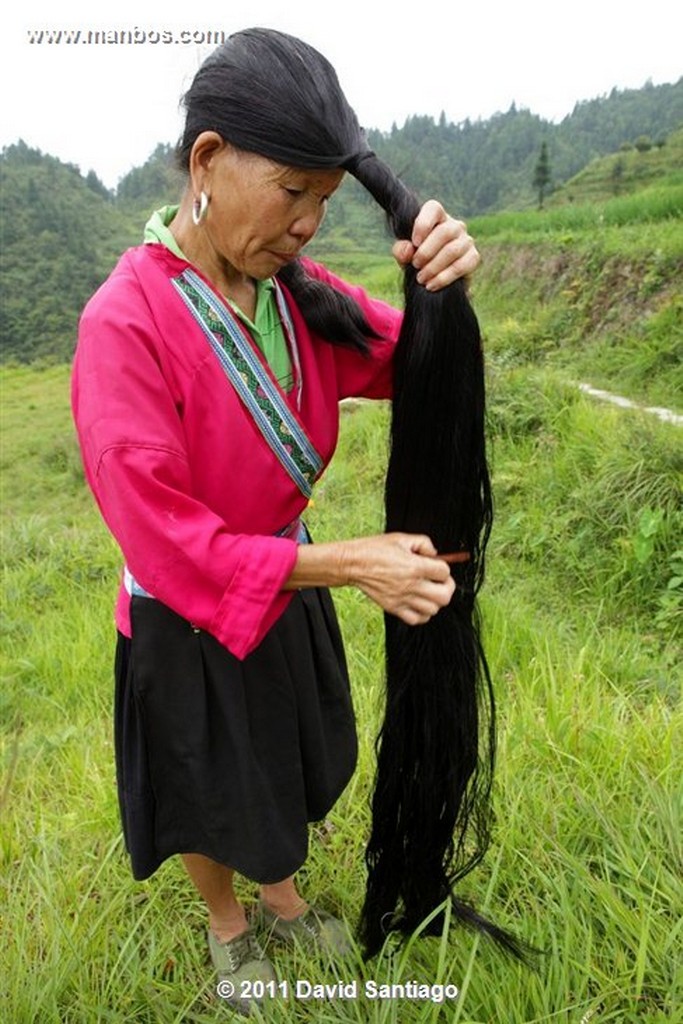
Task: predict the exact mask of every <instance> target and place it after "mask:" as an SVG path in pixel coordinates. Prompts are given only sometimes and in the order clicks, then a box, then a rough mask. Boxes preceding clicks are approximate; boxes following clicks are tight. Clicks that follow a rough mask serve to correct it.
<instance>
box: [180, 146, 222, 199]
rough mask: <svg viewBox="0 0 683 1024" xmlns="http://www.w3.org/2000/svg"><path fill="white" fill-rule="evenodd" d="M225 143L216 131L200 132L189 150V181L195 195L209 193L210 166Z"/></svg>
mask: <svg viewBox="0 0 683 1024" xmlns="http://www.w3.org/2000/svg"><path fill="white" fill-rule="evenodd" d="M226 146H227V143H226V142H225V141H224V139H223V138H222V137H221V136H220V135H219V134H218V132H209V131H207V132H200V133H199V135H198V136H197V138H196V139H195V140H194V144H193V146H192V150H191V152H190V167H189V170H190V181H191V182H192V190H193V192H194V194H195V195H199V193H200V192H202V191H204V192H206V193H207V195H210V194H211V192H210V186H209V184H208V182H209V179H210V177H211V166H212V163H213V161H214V159H215V158H216V156H217V155H218V154H219V153H221V152H223V150H224V149H225V147H226Z"/></svg>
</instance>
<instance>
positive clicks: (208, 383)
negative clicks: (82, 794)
mask: <svg viewBox="0 0 683 1024" xmlns="http://www.w3.org/2000/svg"><path fill="white" fill-rule="evenodd" d="M185 102H186V107H187V120H186V126H185V132H184V135H183V138H182V140H181V144H180V150H179V152H180V157H181V160H182V162H183V164H184V167H185V169H186V171H187V174H188V181H187V188H186V191H185V194H184V196H183V198H182V201H181V203H180V206H179V208H177V209H168V208H167V209H166V210H163V211H159V212H157V214H155V215H154V216H153V218H152V219H151V221H150V222H149V224H148V226H147V230H146V234H145V240H146V244H145V245H142V246H140V247H138V248H136V249H132V250H130V251H129V252H127V253H126V254H125V255H124V256H123V257H122V259H121V261H120V262H119V264H118V266H117V267H116V269H115V270H114V271H113V273H112V275H111V276H110V278H109V279H108V280H107V281H106V282H105V284H104V285H103V286H102V287H101V289H100V290H99V291H98V292H97V294H96V295H95V296H94V297H93V298H92V299H91V301H90V302H89V304H88V306H87V307H86V309H85V311H84V313H83V317H82V320H81V325H80V332H79V343H78V348H77V353H76V359H75V364H74V376H73V409H74V416H75V420H76V424H77V428H78V433H79V438H80V442H81V447H82V452H83V458H84V464H85V470H86V476H87V479H88V482H89V484H90V486H91V488H92V490H93V493H94V495H95V498H96V500H97V502H98V504H99V506H100V509H101V511H102V514H103V516H104V518H105V520H106V522H107V524H108V526H109V528H110V529H111V531H112V533H113V534H114V536H115V537H116V539H117V541H118V542H119V544H120V546H121V549H122V552H123V555H124V557H125V561H126V566H125V570H124V577H123V584H122V587H121V592H120V595H119V600H118V604H117V616H116V618H117V626H118V631H119V640H118V647H117V659H116V679H117V690H116V721H115V738H116V753H117V773H118V783H119V797H120V804H121V813H122V820H123V826H124V833H125V838H126V844H127V848H128V851H129V853H130V856H131V860H132V868H133V873H134V875H135V877H136V878H146V877H148V876H149V875H150V874H152V873H153V872H154V871H155V870H156V868H157V867H158V866H159V864H160V863H161V862H162V861H163V860H164V859H165V858H167V857H169V856H171V855H172V854H181V855H182V858H183V862H184V865H185V867H186V869H187V872H188V874H189V876H190V878H191V879H192V881H193V883H194V884H195V886H196V887H197V889H198V891H199V893H200V894H201V896H202V897H203V899H204V900H205V902H206V905H207V908H208V916H209V946H210V951H211V955H212V958H213V961H214V964H215V966H216V969H217V970H218V973H219V976H221V977H222V978H223V979H224V980H226V979H227V980H229V981H232V982H233V983H234V984H235V986H236V996H235V999H234V1000H233V1002H234V1005H235V1006H236V1008H237V1009H239V1010H241V1011H244V1012H248V1008H249V1007H248V1004H245V1002H244V1001H240V999H239V994H240V990H239V983H240V981H242V980H243V979H247V978H262V979H265V980H268V979H270V978H272V977H274V974H273V969H272V967H271V965H270V963H269V961H268V960H267V959H266V958H265V955H264V953H263V951H262V949H261V947H260V946H259V944H258V942H257V939H256V937H255V934H254V932H253V931H252V928H251V927H249V925H248V922H247V918H246V915H245V911H244V908H243V907H242V906H241V904H240V903H239V901H238V900H237V898H236V896H235V894H234V890H233V874H234V872H235V871H238V872H240V873H242V874H243V875H245V876H246V877H248V878H250V879H252V880H254V881H256V882H259V883H260V886H261V888H260V903H259V913H258V920H259V921H260V923H261V925H263V926H265V927H266V928H267V930H268V931H269V932H271V933H275V934H276V935H278V936H279V937H280V938H282V939H285V940H301V941H304V940H305V941H307V942H309V944H312V945H317V946H318V947H320V948H326V949H328V950H330V949H331V950H334V951H339V952H343V951H344V949H345V948H346V944H347V940H346V935H345V931H344V928H343V926H342V924H341V922H339V921H337V920H335V919H334V918H333V917H331V916H330V915H329V914H327V913H325V912H324V911H322V910H320V909H316V908H312V907H309V906H308V904H307V903H306V902H305V901H304V899H303V898H302V897H301V896H300V894H299V892H298V890H297V888H296V885H295V881H294V877H293V875H294V873H295V871H296V870H297V868H299V867H300V866H301V864H302V863H303V862H304V860H305V857H306V850H307V824H308V822H310V821H313V820H316V819H320V818H322V817H323V816H324V815H325V814H326V813H327V812H328V810H329V809H330V807H331V806H332V805H333V804H334V802H335V801H336V799H337V798H338V796H339V795H340V793H341V792H342V790H343V789H344V787H345V785H346V783H347V782H348V780H349V778H350V775H351V773H352V772H353V769H354V765H355V757H356V739H355V729H354V721H353V712H352V708H351V702H350V697H349V684H348V677H347V673H346V666H345V661H344V654H343V649H342V646H341V639H340V636H339V631H338V627H337V624H336V620H335V617H334V610H333V606H332V603H331V600H330V597H329V593H328V591H327V588H328V587H336V586H349V585H352V586H356V587H358V588H360V589H361V590H362V591H363V592H364V593H365V594H367V595H368V596H369V597H370V598H371V599H372V600H373V601H375V602H376V603H377V604H378V605H379V606H380V607H381V608H383V609H384V610H386V611H388V612H391V613H393V614H394V615H397V616H399V617H400V618H401V619H403V620H404V621H405V622H406V623H409V624H411V625H418V624H420V623H424V622H426V621H427V620H428V619H429V618H430V617H431V616H433V615H434V614H436V612H437V611H438V610H439V609H440V608H442V607H443V606H444V605H446V604H447V603H448V602H449V600H450V598H451V596H452V593H453V589H454V584H453V581H452V578H451V574H450V571H449V567H448V565H447V564H446V563H445V562H444V561H442V560H440V559H439V558H437V557H435V556H436V555H437V552H436V550H435V549H434V546H433V545H432V543H431V541H430V539H429V538H428V537H425V536H415V535H409V534H389V535H382V536H377V537H365V538H357V539H353V540H345V541H338V542H334V543H326V544H316V545H313V544H310V543H307V541H308V537H307V534H306V531H305V528H304V526H303V524H302V522H301V519H300V516H301V513H302V512H303V511H304V510H305V508H306V505H307V503H308V500H309V497H310V493H311V487H312V484H313V482H314V480H315V479H316V478H317V477H318V476H319V475H320V473H321V472H322V470H323V468H324V466H325V465H326V464H327V462H328V461H329V460H330V458H331V457H332V454H333V451H334V447H335V443H336V439H337V430H338V402H339V400H340V399H342V398H344V397H347V396H351V395H362V396H366V397H371V398H384V397H389V396H390V393H391V359H392V351H393V345H394V343H395V341H396V338H397V336H398V331H399V327H400V321H401V315H400V313H398V312H397V311H395V310H393V309H391V308H390V307H389V306H387V305H385V304H384V303H381V302H378V301H374V300H371V299H369V298H368V297H367V296H366V295H365V294H364V293H363V292H362V290H360V289H358V288H355V287H351V286H349V285H348V284H346V283H344V282H343V281H340V280H339V279H338V278H336V277H334V276H333V275H332V274H330V273H329V272H328V271H326V270H325V269H324V268H323V267H320V266H318V265H315V264H313V263H311V262H310V261H307V260H302V259H300V253H301V250H302V249H303V247H304V246H305V245H306V243H307V242H308V241H310V239H311V238H312V237H313V236H314V234H315V232H316V231H317V229H318V227H319V226H320V223H321V221H322V218H323V216H324V212H325V208H326V204H327V202H328V201H329V199H330V198H331V197H332V195H333V194H334V192H335V191H336V190H337V188H338V187H339V185H340V183H341V181H342V178H343V176H344V173H345V171H346V170H349V171H350V172H351V173H353V174H354V175H355V176H356V177H358V178H359V179H360V180H361V181H363V180H364V179H365V178H366V177H367V176H368V174H371V173H372V168H373V164H374V162H375V158H374V156H373V154H371V153H370V151H369V150H368V149H367V144H366V143H365V141H364V137H363V133H362V131H361V129H360V128H359V126H358V122H357V120H356V117H355V115H354V113H353V111H352V110H351V109H350V107H349V106H348V103H347V102H346V100H345V98H344V95H343V93H342V92H341V89H340V87H339V84H338V81H337V78H336V75H335V73H334V70H333V69H332V67H331V66H330V65H329V63H328V62H327V61H326V60H325V59H324V58H323V57H322V56H321V55H320V54H319V53H317V51H315V50H313V49H312V48H311V47H309V46H307V45H306V44H304V43H302V42H300V41H299V40H296V39H293V38H291V37H289V36H285V35H282V34H280V33H276V32H272V31H268V30H265V29H253V30H248V31H246V32H242V33H238V34H236V35H235V36H233V37H231V39H230V40H229V41H228V42H227V43H226V44H225V45H224V46H222V47H221V48H220V49H219V50H217V51H216V52H215V53H214V54H213V55H212V56H211V57H210V58H209V59H208V60H207V61H206V62H205V64H204V65H203V66H202V68H201V69H200V70H199V72H198V73H197V76H196V78H195V81H194V83H193V85H192V87H191V89H190V91H189V93H188V95H187V96H186V97H185ZM393 252H394V255H395V257H396V258H397V260H398V261H399V263H408V262H412V264H413V265H414V266H415V267H416V268H419V280H420V282H421V283H422V284H423V285H424V287H425V288H428V289H438V288H441V287H443V286H444V285H446V284H449V283H451V282H452V281H453V280H455V279H456V278H458V277H459V276H462V275H465V274H467V273H469V272H471V271H473V270H474V269H475V268H476V266H477V263H478V260H479V257H478V254H477V251H476V249H475V247H474V245H473V243H472V240H471V239H470V238H469V236H468V235H467V233H466V231H465V228H464V225H462V224H461V223H459V222H457V221H454V220H453V219H452V218H450V217H448V216H447V215H446V213H445V212H444V210H443V208H442V207H441V206H440V205H439V204H438V203H436V202H433V201H432V202H428V203H426V204H425V205H424V206H423V207H422V209H421V212H420V214H419V216H418V217H417V219H416V221H415V224H414V228H413V233H412V238H411V239H409V240H399V241H398V242H397V243H396V244H395V245H394V248H393Z"/></svg>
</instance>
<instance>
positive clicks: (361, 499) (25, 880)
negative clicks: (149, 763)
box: [0, 362, 683, 1024]
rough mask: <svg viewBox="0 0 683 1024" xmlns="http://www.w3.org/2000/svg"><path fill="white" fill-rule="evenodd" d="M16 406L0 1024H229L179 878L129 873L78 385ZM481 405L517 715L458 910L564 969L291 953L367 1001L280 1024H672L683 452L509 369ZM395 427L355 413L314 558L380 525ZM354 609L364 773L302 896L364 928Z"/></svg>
mask: <svg viewBox="0 0 683 1024" xmlns="http://www.w3.org/2000/svg"><path fill="white" fill-rule="evenodd" d="M0 384H1V391H2V413H3V422H2V480H3V493H2V528H3V546H2V554H3V562H4V586H3V609H2V632H3V646H2V659H3V665H2V667H3V675H4V682H3V689H2V704H1V711H2V721H3V749H2V754H3V783H2V797H1V799H2V816H3V829H2V839H1V840H0V856H1V858H2V875H3V878H4V879H5V881H6V897H5V900H4V907H3V911H2V928H3V938H2V952H1V953H0V958H1V960H2V970H3V977H5V979H6V982H5V986H4V988H3V992H2V994H1V995H0V1019H1V1020H3V1021H8V1022H12V1024H28V1022H32V1021H36V1022H40V1024H57V1022H68V1024H92V1022H123V1021H131V1022H149V1024H151V1022H155V1024H157V1022H158V1024H181V1022H192V1024H200V1022H201V1024H203V1022H209V1021H214V1020H216V1019H220V1018H221V1017H227V1016H228V1015H227V1012H226V1011H225V1010H224V1008H223V1007H221V1005H220V1004H219V1003H218V1002H217V1001H216V999H215V998H214V996H213V992H212V984H211V977H210V970H209V968H208V965H207V957H206V952H205V935H204V921H203V919H202V914H201V908H200V906H199V904H198V902H197V900H196V898H195V897H194V895H193V892H192V890H191V888H190V886H189V884H188V882H187V881H186V880H185V878H184V876H183V874H182V872H181V870H180V868H179V866H178V865H177V864H176V863H174V862H169V863H168V864H167V865H165V866H164V867H163V868H162V869H161V870H160V871H159V873H158V875H157V876H156V877H155V878H154V879H152V880H151V881H149V882H147V883H135V882H133V881H132V880H131V878H130V876H129V871H128V867H127V862H126V857H125V853H124V851H123V849H122V843H121V838H120V830H119V822H118V814H117V806H116V798H115V786H114V776H113V751H112V731H111V730H112V726H111V691H112V686H111V655H112V640H113V623H112V601H113V596H114V591H115V586H116V577H117V572H118V562H119V560H118V555H117V553H116V550H115V547H114V545H113V543H112V542H111V541H110V540H109V538H108V537H107V535H106V533H105V530H104V528H103V527H102V526H101V524H100V522H99V519H98V516H97V514H96V512H95V511H94V509H93V508H92V507H91V502H90V499H89V497H88V495H87V494H86V492H85V489H84V487H83V483H82V477H81V473H80V467H79V462H78V456H77V452H76V448H75V443H74V440H73V436H72V430H71V425H70V421H69V413H68V405H67V392H68V370H67V369H66V368H65V367H54V368H48V369H44V370H36V369H15V370H6V371H3V373H2V377H1V378H0ZM489 391H490V419H491V432H492V461H493V467H494V481H495V492H496V507H497V525H496V528H495V531H494V537H493V541H492V544H491V548H490V560H489V572H488V580H487V585H486V587H485V596H484V599H483V611H484V617H485V623H486V631H487V649H488V653H489V659H490V662H491V667H492V671H493V677H494V680H495V685H496V690H497V696H498V704H499V715H500V723H499V724H500V746H499V751H500V752H499V770H498V776H497V784H496V792H495V804H496V809H497V818H498V825H497V829H496V832H495V837H494V843H493V846H492V849H491V850H490V854H489V856H488V858H487V860H486V862H485V864H484V866H483V867H482V868H481V869H479V870H478V871H477V872H475V874H474V875H472V876H470V878H469V879H468V880H467V883H466V885H465V886H464V891H465V892H466V894H467V895H468V896H469V897H471V898H472V899H473V900H475V901H476V902H477V904H479V905H480V906H481V907H483V908H484V909H485V910H486V911H487V912H488V913H489V914H490V915H492V916H493V917H494V918H495V919H496V920H498V921H500V922H501V923H502V924H504V925H507V926H508V927H510V928H513V929H514V930H516V931H517V932H519V933H520V934H521V935H523V936H524V937H525V938H527V939H528V940H529V941H531V942H532V943H534V944H535V945H537V946H540V947H541V948H542V949H544V950H545V951H546V952H545V954H544V956H542V957H541V960H540V964H539V967H538V969H537V970H536V971H529V970H528V969H526V968H524V967H521V966H519V965H517V964H513V963H510V962H508V961H506V960H505V959H504V958H503V957H502V956H501V955H500V954H499V953H498V952H497V951H496V950H495V949H493V948H491V946H490V945H489V944H488V943H486V942H485V941H482V940H479V939H478V938H476V937H474V936H473V935H471V934H468V933H466V932H462V931H453V932H452V933H451V934H447V935H444V936H443V937H442V939H441V940H439V939H422V940H416V941H414V942H411V943H410V944H409V945H408V946H407V947H406V948H404V949H402V950H395V949H393V947H388V948H387V949H386V950H385V952H384V953H383V955H382V956H381V957H380V958H379V960H377V961H373V962H371V963H369V964H364V963H363V962H362V960H361V959H360V957H357V958H354V959H352V960H351V961H350V962H349V963H347V964H343V965H341V964H340V965H336V966H335V965H331V964H325V963H320V962H314V961H308V960H305V959H302V958H301V956H300V955H295V954H290V953H286V952H285V951H283V950H279V951H277V953H276V954H275V959H276V962H277V966H278V970H279V974H280V977H281V978H283V979H287V980H288V981H289V983H290V984H291V985H293V983H294V981H295V979H297V978H302V979H309V980H312V981H314V982H316V983H319V982H332V981H334V980H341V981H351V980H356V981H357V982H358V984H359V985H360V995H359V996H358V998H357V999H348V1000H342V999H338V1000H336V1001H327V1002H325V1001H311V1000H304V999H298V1000H297V999H293V998H290V999H289V1000H285V999H284V998H280V999H277V1000H274V1001H273V1002H272V1003H271V1004H269V1008H268V1013H267V1015H266V1016H265V1017H264V1019H267V1020H269V1021H273V1022H276V1024H284V1022H286V1021H297V1022H305V1021H310V1022H318V1021H320V1022H337V1021H338V1022H341V1024H365V1022H368V1024H394V1022H396V1024H428V1022H435V1021H441V1020H444V1021H453V1022H462V1024H465V1022H472V1024H474V1022H482V1024H483V1022H492V1021H493V1022H499V1021H501V1022H502V1021H505V1022H511V1024H517V1022H519V1024H522V1022H525V1024H531V1022H541V1021H548V1022H550V1021H553V1022H555V1021H557V1022H567V1024H570V1022H571V1024H580V1022H588V1021H589V1020H590V1021H594V1022H607V1021H614V1022H616V1021H619V1022H629V1024H630V1022H636V1021H644V1020H647V1021H652V1022H665V1021H666V1022H669V1021H674V1020H675V1019H677V1016H676V1015H677V1013H678V1012H679V1010H680V1005H681V1002H680V1000H681V978H680V976H678V977H677V976H676V970H677V950H678V951H680V939H681V935H680V929H681V914H680V911H681V909H682V905H681V891H680V877H681V873H680V869H681V851H680V845H679V843H680V803H679V802H678V798H679V796H680V794H679V793H678V792H677V788H678V786H679V785H680V777H681V764H680V743H679V746H678V748H676V745H675V741H674V736H675V731H676V728H677V727H678V729H680V711H679V704H678V699H679V689H680V682H681V679H680V646H679V644H680V632H679V630H680V610H681V588H682V587H683V580H682V577H683V553H681V552H680V551H677V544H678V545H679V546H680V539H679V540H678V541H677V540H676V535H677V532H678V537H679V538H680V525H681V512H680V506H679V501H680V492H679V488H680V482H681V468H682V462H681V445H680V432H679V431H677V430H676V428H675V427H671V426H666V425H661V424H657V423H656V422H652V421H651V420H650V419H648V418H646V417H645V416H642V415H639V414H637V413H629V414H626V413H623V412H621V411H619V410H613V409H611V408H605V407H602V406H597V405H595V404H593V403H591V402H589V401H588V400H586V399H585V398H584V397H583V396H581V395H580V394H578V393H577V392H576V391H575V390H574V389H573V388H570V387H568V386H567V384H566V382H564V380H563V379H562V378H560V377H558V376H557V375H556V374H554V373H553V372H552V371H550V370H548V369H541V368H534V367H531V368H528V367H527V368H525V369H522V368H520V367H517V366H506V365H504V364H502V365H496V364H495V362H493V363H492V365H491V371H490V383H489ZM386 418H387V410H386V409H385V408H383V407H382V406H362V407H359V408H355V409H349V410H345V412H344V415H343V430H342V441H341V445H340V451H339V453H338V455H337V458H336V460H335V462H334V463H333V465H332V467H331V468H330V470H329V471H328V473H327V475H326V476H325V478H324V479H323V481H322V482H321V484H320V485H319V487H318V490H317V494H316V503H315V506H314V508H313V509H312V510H311V515H310V525H311V528H312V529H313V531H314V534H315V536H316V537H317V538H319V539H324V538H326V537H337V536H353V535H355V534H359V533H363V532H370V531H374V530H378V529H380V528H381V500H380V499H381V489H382V478H383V462H384V458H385V449H386V444H385V438H386ZM337 604H338V608H339V612H340V616H341V619H342V624H343V629H344V634H345V638H346V642H347V647H348V654H349V660H350V667H351V673H352V678H353V687H354V700H355V705H356V711H357V717H358V726H359V736H360V741H361V757H360V764H359V768H358V771H357V773H356V775H355V777H354V779H353V781H352V783H351V785H350V786H349V788H348V790H347V792H346V793H345V794H344V796H343V797H342V799H341V800H340V802H339V804H338V806H337V807H336V808H335V811H334V813H333V814H332V815H331V819H330V822H329V825H328V827H327V828H324V829H323V828H320V829H314V830H313V833H312V840H311V856H310V859H309V862H308V864H307V867H306V869H305V871H304V872H303V876H304V879H303V880H304V889H305V892H306V894H307V895H308V896H309V897H310V898H312V899H313V900H315V901H317V902H319V903H321V904H322V905H325V906H327V907H329V908H330V909H332V910H336V911H338V912H340V913H343V914H344V915H345V916H346V917H347V918H348V919H349V920H350V921H351V922H353V921H354V920H355V918H356V916H357V913H358V911H359V908H360V902H361V896H362V891H363V877H364V875H363V843H364V837H365V836H366V835H367V829H368V809H367V800H368V794H369V790H370V786H371V782H372V774H373V754H372V745H373V742H374V737H375V733H376V729H377V724H378V721H379V715H380V707H381V694H382V623H381V616H380V615H379V613H378V612H377V610H376V609H375V608H373V607H371V606H370V605H369V603H368V602H367V601H366V600H365V599H364V598H363V597H362V596H361V595H360V594H359V593H357V592H355V591H348V592H339V593H338V595H337ZM679 738H680V733H679ZM244 896H245V899H247V900H250V899H251V898H252V897H253V890H252V888H250V887H249V886H246V885H245V887H244ZM678 959H680V958H678ZM368 979H370V980H376V981H377V982H379V983H389V982H401V981H404V982H405V981H408V980H411V979H413V980H416V981H419V982H422V983H424V984H428V985H436V984H451V985H456V986H457V987H458V988H459V990H460V995H459V997H458V998H457V999H455V1000H453V999H449V1000H448V1001H447V1002H445V1003H439V1002H438V1001H431V1000H427V1001H425V1000H422V1001H411V1000H407V999H406V1000H398V999H396V1000H392V1001H389V1000H384V1001H382V1000H377V999H370V998H367V997H365V995H364V990H363V985H364V983H365V981H366V980H368ZM433 991H434V999H435V1000H438V998H439V990H438V989H435V990H433ZM677 1008H678V1009H677Z"/></svg>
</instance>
